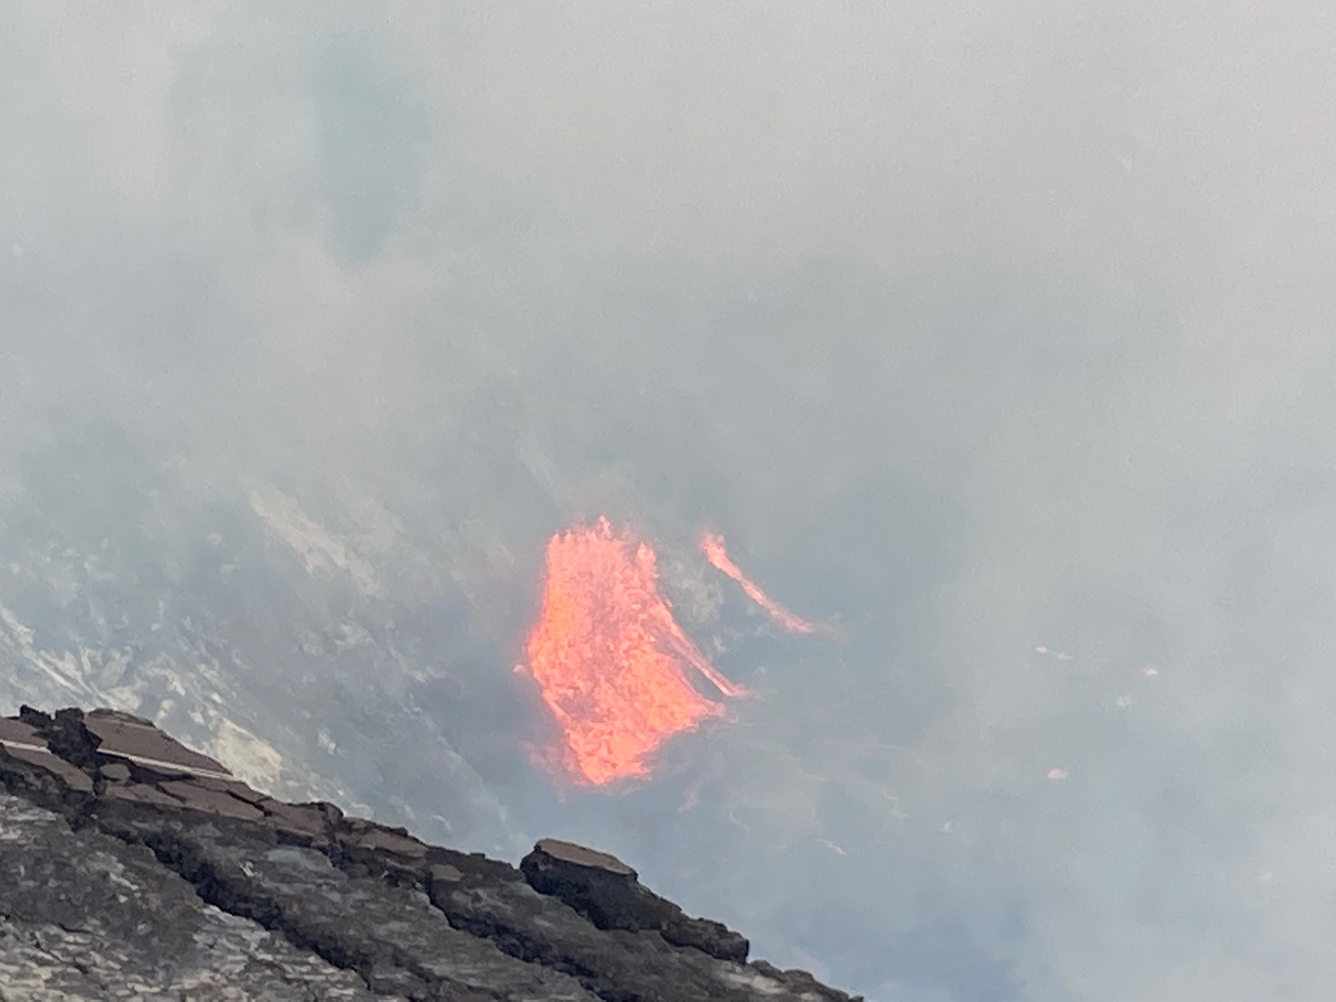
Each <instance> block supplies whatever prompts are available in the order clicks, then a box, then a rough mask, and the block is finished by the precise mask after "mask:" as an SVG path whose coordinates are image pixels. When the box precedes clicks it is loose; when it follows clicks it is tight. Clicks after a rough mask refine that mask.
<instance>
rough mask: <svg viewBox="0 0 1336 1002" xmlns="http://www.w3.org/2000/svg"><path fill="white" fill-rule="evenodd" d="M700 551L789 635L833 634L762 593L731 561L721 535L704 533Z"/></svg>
mask: <svg viewBox="0 0 1336 1002" xmlns="http://www.w3.org/2000/svg"><path fill="white" fill-rule="evenodd" d="M700 549H701V552H702V553H704V554H705V559H707V560H708V561H709V562H710V563H711V564H713V565H714V566H715V567H717V568H718V569H719V570H721V571H723V572H724V573H725V574H727V575H728V576H729V577H731V578H732V579H733V580H734V581H736V582H737V583H738V584H740V585H742V590H743V591H744V592H746V593H747V597H748V598H749V599H751V600H752V601H753V602H755V603H756V604H757V605H759V606H760V607H761V608H762V609H764V610H765V611H766V612H768V613H769V614H770V618H771V619H773V620H774V621H775V622H776V623H778V624H779V626H780V629H782V630H786V631H787V632H789V633H826V634H829V633H832V632H833V628H832V627H831V626H829V625H827V624H818V623H809V622H808V621H807V620H805V619H800V618H799V617H798V616H795V615H794V614H793V613H791V612H789V610H788V609H786V608H784V607H783V606H782V605H780V604H779V603H778V602H776V601H775V600H774V599H772V598H770V596H768V595H767V594H766V593H765V592H763V591H761V589H760V588H759V587H757V586H756V585H755V584H754V583H753V582H752V581H750V580H749V579H748V578H747V576H746V575H745V574H743V573H742V571H741V570H739V569H738V565H737V564H735V563H733V561H732V560H730V559H729V556H728V550H727V549H726V548H725V547H724V537H723V536H721V535H719V533H717V532H706V533H703V534H702V535H701V537H700Z"/></svg>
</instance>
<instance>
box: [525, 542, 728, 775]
mask: <svg viewBox="0 0 1336 1002" xmlns="http://www.w3.org/2000/svg"><path fill="white" fill-rule="evenodd" d="M526 653H527V655H528V670H529V672H530V673H531V674H532V675H533V677H534V679H535V680H536V681H537V682H538V684H539V685H540V686H541V688H542V693H543V700H544V702H546V703H547V706H548V708H549V709H550V710H551V711H552V713H553V715H554V716H555V717H556V719H557V722H558V723H559V724H560V725H561V728H562V731H563V733H564V737H565V747H564V748H563V749H561V750H560V759H561V761H562V763H563V765H564V766H565V768H566V770H567V771H568V772H569V773H570V774H571V775H572V776H573V777H574V778H575V779H576V780H577V781H580V782H587V783H591V784H594V785H602V784H604V783H609V782H612V781H613V780H616V779H621V778H625V777H645V776H648V775H649V771H650V767H649V762H648V760H649V758H650V756H651V755H652V754H653V753H654V752H655V750H656V749H658V747H659V746H660V745H661V744H662V743H663V742H664V741H665V740H666V739H667V738H669V737H671V736H673V735H674V734H678V733H681V732H683V731H687V730H691V729H693V728H695V727H697V726H698V725H699V724H700V722H701V721H702V720H704V719H705V718H706V717H709V716H714V715H718V714H720V713H722V712H723V706H722V705H720V704H719V703H717V702H715V701H713V700H710V699H707V698H706V697H705V696H703V695H702V694H701V693H700V692H698V691H697V690H696V689H695V687H694V686H692V685H691V683H690V682H689V681H688V679H687V672H686V668H687V666H690V667H692V668H695V669H696V670H697V671H698V672H700V673H701V674H702V675H704V676H705V677H706V678H707V679H709V680H710V682H711V683H712V684H713V685H714V686H715V688H716V689H718V690H719V691H720V692H721V693H723V694H724V695H726V696H738V695H741V694H742V690H741V689H740V688H739V687H738V686H735V685H733V684H732V683H731V682H729V681H728V680H727V679H726V678H724V677H723V676H722V675H720V674H719V673H718V672H717V671H716V670H715V669H714V667H713V666H712V665H711V664H710V662H709V661H708V660H707V659H706V657H705V655H704V654H702V653H701V651H700V649H699V648H698V647H697V646H696V645H695V644H694V643H693V642H692V641H691V639H690V638H689V637H688V636H687V635H686V634H685V633H683V632H682V629H681V627H679V626H678V625H677V623H676V621H675V620H674V619H673V613H672V607H671V606H670V605H669V603H668V601H667V599H665V598H664V597H663V596H662V595H660V594H659V589H658V571H657V568H656V567H655V559H654V551H653V550H652V549H651V548H650V547H649V546H648V545H647V544H645V543H643V542H638V541H636V540H634V539H633V538H632V537H631V535H630V533H629V532H620V533H617V532H614V531H613V529H612V526H611V525H610V524H609V523H608V520H607V519H606V518H600V519H599V520H598V524H597V525H595V526H593V527H587V526H585V527H578V528H573V529H570V530H569V531H567V532H564V533H558V534H557V535H555V536H553V537H552V539H551V540H549V542H548V544H547V575H546V580H545V582H544V587H543V601H542V608H541V611H540V613H539V616H538V621H537V622H536V623H535V625H534V627H533V629H532V631H531V633H530V635H529V640H528V644H527V647H526Z"/></svg>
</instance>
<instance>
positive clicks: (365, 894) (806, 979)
mask: <svg viewBox="0 0 1336 1002" xmlns="http://www.w3.org/2000/svg"><path fill="white" fill-rule="evenodd" d="M747 950H748V944H747V940H746V939H744V938H743V937H742V936H740V935H739V934H737V933H735V932H732V931H731V930H729V929H727V928H725V927H724V926H722V925H720V924H719V923H717V922H711V921H709V920H706V919H698V918H691V917H688V916H687V915H685V914H683V912H682V910H681V909H680V908H678V907H677V906H676V905H674V904H672V903H671V902H669V901H666V900H664V899H663V898H660V897H659V896H658V895H656V894H654V893H652V892H651V891H649V890H648V889H646V888H645V887H643V886H641V884H640V883H639V881H638V880H637V878H636V873H635V871H634V870H633V869H631V868H630V867H628V866H626V865H625V864H624V863H622V862H621V861H619V860H617V859H616V858H614V857H612V856H609V855H606V854H604V853H599V852H595V851H593V850H590V849H585V848H583V847H580V846H576V845H572V844H570V843H566V842H559V841H556V840H544V841H542V842H540V843H538V845H537V846H536V847H535V848H534V851H533V852H531V853H530V854H529V855H528V856H526V857H525V858H524V860H523V861H522V862H521V863H520V866H519V867H518V868H516V867H513V866H511V865H509V864H508V863H504V862H500V861H497V860H493V859H488V858H486V857H484V856H483V855H481V854H468V853H461V852H455V851H453V850H451V849H444V848H441V847H438V846H429V845H426V844H425V843H423V842H420V841H418V840H417V839H415V838H413V837H412V836H411V835H409V834H408V833H407V832H406V831H405V830H403V829H401V828H387V827H385V826H383V825H378V824H374V823H372V822H370V821H364V820H361V819H358V818H350V817H345V816H344V815H343V813H342V812H341V811H340V810H339V809H338V808H337V807H335V806H333V805H332V804H326V803H314V804H287V803H283V802H281V801H278V800H274V799H272V798H270V797H268V796H266V795H264V794H262V793H259V792H257V791H256V790H253V789H251V788H250V787H249V786H247V785H246V784H244V783H242V782H240V781H239V780H237V779H236V778H234V777H233V776H232V775H231V774H230V773H229V772H228V771H227V770H226V769H225V768H224V767H223V766H222V765H221V764H220V763H218V762H216V761H214V760H213V759H211V758H208V757H207V756H204V755H201V754H199V753H197V752H194V751H191V750H190V749H188V748H186V747H184V746H183V745H181V744H179V743H178V742H176V741H174V740H172V739H171V738H169V737H168V736H167V735H165V734H163V733H162V732H161V731H159V730H157V729H156V728H155V727H154V726H153V725H152V724H151V723H150V722H149V721H147V720H142V719H139V718H137V717H133V716H130V715H128V714H124V713H120V712H117V711H113V710H93V711H90V712H88V713H84V712H82V711H80V710H77V709H68V710H60V711H57V712H56V713H55V714H54V715H48V714H46V713H42V712H40V711H37V710H33V709H31V708H29V707H24V708H23V709H22V710H21V711H20V714H19V716H18V717H5V718H0V999H2V1000H6V1002H9V1000H20V999H23V1000H28V999H42V1000H48V999H49V1000H58V999H59V1000H63V999H79V1000H83V999H173V1000H178V999H179V1000H187V999H189V1000H196V999H199V1000H204V999H264V1000H275V1002H278V1000H285V999H301V1000H317V999H320V1000H323V999H356V1000H362V999H366V1000H370V999H405V1000H407V999H411V1000H419V999H421V1000H435V999H440V1000H461V1002H463V1000H468V1002H475V1000H476V1002H484V1000H489V1002H490V1000H499V999H505V1000H540V999H541V1000H549V999H551V1000H558V999H560V1000H588V1002H593V1000H595V999H604V1000H607V1002H635V1000H646V1002H650V1000H655V1002H677V1000H688V999H690V1000H697V999H729V1000H739V1002H741V1000H747V999H766V1000H769V1002H791V1000H792V1002H796V1000H804V1002H851V1000H850V998H849V996H848V995H846V994H844V993H843V992H839V991H835V990H834V989H831V988H827V987H825V986H824V985H821V984H819V983H817V982H816V981H815V980H814V979H813V978H812V977H811V975H809V974H807V973H806V972H803V971H781V970H778V969H776V968H775V967H773V966H771V965H769V964H767V963H765V962H764V961H751V962H748V960H747Z"/></svg>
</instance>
